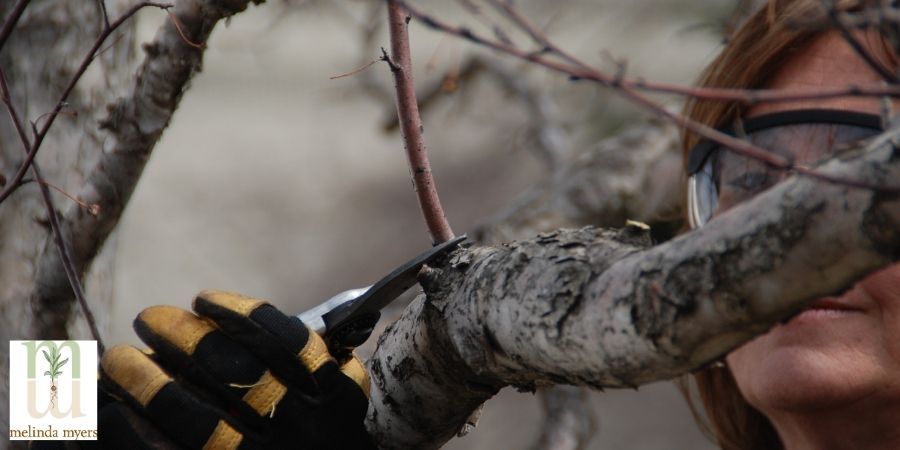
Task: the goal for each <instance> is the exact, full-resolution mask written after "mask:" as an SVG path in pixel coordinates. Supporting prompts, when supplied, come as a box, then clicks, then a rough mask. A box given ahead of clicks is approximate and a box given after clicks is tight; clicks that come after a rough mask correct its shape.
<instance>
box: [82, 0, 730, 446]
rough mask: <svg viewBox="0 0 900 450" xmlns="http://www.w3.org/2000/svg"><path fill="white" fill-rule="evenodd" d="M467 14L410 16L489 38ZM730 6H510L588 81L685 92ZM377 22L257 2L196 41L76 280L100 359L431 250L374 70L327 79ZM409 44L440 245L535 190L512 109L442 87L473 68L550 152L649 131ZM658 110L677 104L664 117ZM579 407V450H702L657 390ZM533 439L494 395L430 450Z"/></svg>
mask: <svg viewBox="0 0 900 450" xmlns="http://www.w3.org/2000/svg"><path fill="white" fill-rule="evenodd" d="M472 3H474V4H475V5H476V8H477V6H478V3H477V2H472ZM472 3H470V2H463V1H460V2H438V1H419V2H417V4H418V5H420V6H421V7H422V8H425V9H427V10H428V11H430V12H431V13H432V14H434V15H435V16H437V17H441V18H443V19H446V20H448V21H450V22H452V23H458V24H466V25H468V26H470V27H471V28H473V29H477V30H486V32H488V33H490V32H491V26H492V24H493V23H494V22H502V20H501V18H500V17H499V16H496V15H494V14H491V11H488V10H487V7H481V8H482V9H481V10H480V11H476V10H475V9H474V8H473V7H472V6H467V5H471V4H472ZM735 3H736V2H735V1H734V0H632V1H627V2H623V1H616V0H590V1H589V0H582V1H574V0H560V1H554V2H547V1H544V2H541V1H536V0H531V1H519V2H516V5H517V6H518V7H519V8H520V10H521V11H523V12H524V13H525V14H526V15H527V16H528V17H529V18H531V19H532V20H533V21H534V22H536V23H538V24H540V25H541V26H542V27H544V29H545V30H546V32H547V34H548V35H549V36H550V37H551V38H552V39H553V40H554V41H555V42H557V43H558V44H560V45H561V46H562V47H563V48H566V49H568V50H570V51H571V52H572V53H574V54H576V55H579V56H580V57H582V58H583V59H584V60H586V61H588V62H590V63H593V64H596V65H597V66H599V67H601V68H604V69H607V70H609V71H611V72H614V71H615V70H617V68H620V67H621V68H624V69H625V70H626V73H627V74H628V75H629V76H640V77H644V78H646V79H652V80H656V81H666V82H673V83H679V84H686V85H687V84H691V82H692V81H693V79H694V78H695V77H696V75H697V73H698V71H699V69H700V68H701V67H702V66H703V65H704V64H705V63H706V62H708V61H709V60H710V59H711V58H712V56H713V55H714V54H715V52H716V50H717V48H718V46H719V44H720V42H721V36H722V29H723V26H724V23H726V19H727V18H728V16H729V14H730V12H731V10H732V8H733V7H734V5H735ZM375 4H378V5H380V4H381V2H371V1H350V0H345V1H341V2H326V1H306V2H303V1H292V2H285V1H277V0H270V1H269V2H268V3H266V4H264V5H260V6H257V7H252V8H251V9H250V10H249V11H247V12H245V13H242V14H240V15H239V16H237V17H235V18H234V19H233V20H232V21H231V22H230V23H229V24H228V26H226V27H222V28H220V29H217V30H216V31H215V32H214V34H213V37H212V39H211V40H210V44H209V49H208V50H207V52H206V56H205V61H204V68H203V72H202V73H201V74H200V75H199V76H198V77H196V78H195V80H194V82H193V85H192V86H191V88H190V90H189V91H188V92H187V94H186V95H185V97H184V100H183V102H182V105H181V107H180V108H179V110H178V111H177V112H176V114H175V117H174V120H173V123H172V125H171V126H170V127H169V129H168V130H167V131H166V132H165V134H164V135H163V138H162V141H161V142H160V144H159V146H158V147H157V148H156V150H155V151H154V155H153V157H152V158H151V159H150V162H149V164H148V165H147V168H146V171H145V173H144V176H143V178H142V180H141V181H140V184H139V186H138V188H137V190H136V191H135V193H134V196H133V198H132V200H131V202H130V204H129V206H128V208H127V210H126V213H125V216H124V218H123V220H122V223H121V225H120V226H119V229H118V231H117V232H116V235H115V237H114V239H115V241H116V242H117V245H116V246H108V248H115V250H114V254H108V255H106V257H105V258H104V259H101V260H98V263H97V264H96V267H95V270H94V272H93V274H92V275H91V276H92V278H93V280H94V282H93V284H95V285H103V286H109V287H111V289H112V293H111V294H112V298H113V299H114V301H113V306H112V310H111V311H109V315H108V316H107V317H108V319H107V320H108V323H107V324H106V325H107V329H108V330H110V332H109V334H110V338H109V339H108V340H109V341H110V342H132V343H137V339H136V338H135V337H134V333H133V332H132V331H131V320H132V319H133V317H134V316H135V315H136V314H137V313H138V312H139V311H140V310H141V309H143V308H144V307H146V306H149V305H153V304H160V303H165V304H174V305H180V306H182V307H189V304H190V301H191V299H192V297H193V295H194V294H196V293H197V292H198V291H200V290H202V289H210V288H215V289H227V290H234V291H238V292H241V293H244V294H247V295H252V296H257V297H262V298H266V299H269V300H271V301H272V302H273V303H274V304H276V305H277V306H278V307H280V308H282V309H283V310H284V311H286V312H290V313H299V312H301V311H303V310H304V309H306V308H308V307H310V306H313V305H315V304H317V303H319V302H321V301H323V300H325V299H327V298H328V297H330V296H331V295H333V294H335V293H337V292H339V291H342V290H345V289H348V288H351V287H360V286H365V285H368V284H370V283H372V282H373V281H375V280H377V279H378V278H380V277H381V276H382V275H384V274H386V273H387V272H388V271H389V270H391V269H392V268H393V267H395V266H396V265H398V264H400V263H402V262H404V261H405V260H406V259H408V258H409V257H411V256H413V255H415V254H417V253H418V252H420V251H422V250H424V249H426V248H428V247H429V244H430V239H429V237H428V233H427V231H426V229H425V226H424V222H423V220H422V218H421V214H420V212H419V208H418V205H417V203H416V200H415V196H414V193H413V189H412V185H411V183H410V177H409V171H408V169H407V163H406V160H405V155H404V152H403V145H402V142H401V139H400V135H399V133H398V132H397V131H396V129H389V130H388V129H386V128H388V127H386V123H388V122H389V121H390V117H391V115H392V113H393V110H394V106H393V103H391V102H392V98H391V97H390V95H391V89H392V81H391V78H390V73H389V71H388V69H387V67H386V66H385V65H384V64H383V63H378V64H375V65H373V66H371V67H369V68H368V69H366V70H365V71H363V72H361V73H358V74H355V75H353V76H347V77H343V78H338V79H330V77H334V76H336V75H340V74H344V73H347V72H350V71H352V70H354V69H356V68H358V67H360V66H362V65H363V64H365V63H367V62H370V61H372V60H374V59H376V58H377V57H378V56H379V55H380V51H379V50H378V48H379V47H380V46H385V47H387V46H388V38H387V34H386V31H385V29H384V27H383V26H381V25H382V23H383V22H384V15H385V14H384V11H383V9H381V8H380V7H375V6H373V5H375ZM139 20H140V22H139V30H140V35H139V38H138V41H139V42H143V41H146V40H148V39H150V38H151V37H152V35H153V33H154V32H155V30H156V28H157V27H158V26H159V24H160V23H162V22H163V21H164V20H167V17H166V15H165V14H164V13H161V12H157V11H147V12H146V13H142V15H141V17H140V18H139ZM509 28H510V29H511V27H509ZM410 33H411V39H412V46H413V65H414V71H415V78H416V82H417V85H418V86H419V87H420V88H423V89H424V88H426V87H427V86H431V85H436V84H439V83H441V81H442V80H444V79H445V78H448V79H449V80H450V83H446V82H445V83H444V89H443V90H441V91H440V93H439V94H438V95H437V96H436V97H435V101H433V102H432V103H430V104H429V105H428V106H427V108H425V110H424V112H423V121H424V128H425V139H426V143H427V145H428V148H429V152H430V156H431V163H432V169H433V171H434V174H435V177H436V181H437V185H438V188H439V192H440V194H441V198H442V200H443V203H444V208H445V211H446V213H447V217H448V219H449V221H450V223H451V225H452V226H453V229H454V231H455V232H456V233H457V234H461V233H465V232H467V231H470V230H472V229H474V228H475V227H476V226H477V225H478V224H479V223H481V222H483V221H485V220H487V218H489V217H490V216H491V215H492V214H494V213H496V212H497V211H498V210H501V209H502V208H503V207H504V206H505V205H508V204H509V203H510V202H511V201H513V200H514V199H515V198H516V196H517V195H518V194H519V193H521V192H522V191H524V190H526V189H527V188H529V187H530V186H532V185H534V184H535V183H537V182H539V181H540V180H542V179H543V178H544V177H545V176H546V174H547V163H546V155H545V153H544V152H543V150H542V148H541V147H542V146H541V145H539V143H537V142H536V140H535V139H534V138H533V137H534V136H533V134H534V133H532V129H533V123H532V122H533V121H534V115H533V114H532V113H531V111H530V110H529V108H528V107H527V105H526V104H525V102H523V101H522V99H520V98H517V95H516V94H515V93H514V92H511V91H510V90H509V89H503V88H501V87H500V86H499V85H498V83H496V82H494V81H491V80H490V79H488V78H487V77H479V76H472V77H469V78H466V77H460V76H457V73H458V72H459V71H460V70H461V69H462V68H463V67H464V66H465V64H466V63H467V61H470V60H471V58H472V57H473V56H477V57H480V58H487V59H488V60H496V61H497V62H498V63H500V64H502V65H503V67H505V68H506V69H508V71H509V73H511V74H513V75H514V78H515V79H517V80H519V81H521V82H522V83H524V85H525V86H528V87H529V89H535V90H536V91H537V92H539V93H540V95H541V96H542V97H541V98H542V100H543V101H545V103H544V104H545V105H548V106H549V108H547V109H546V111H545V112H544V114H545V116H544V117H543V119H542V120H547V121H550V122H552V123H553V125H554V129H556V130H558V136H557V139H558V140H559V141H558V142H557V144H558V145H557V148H559V149H562V151H563V152H575V151H577V149H579V148H583V147H586V146H589V145H591V144H593V143H595V142H597V141H599V140H601V139H603V138H604V137H606V136H610V135H613V134H615V133H616V132H617V131H618V130H621V129H622V128H623V127H626V126H628V125H630V124H634V123H637V122H640V121H644V120H646V119H647V117H648V114H647V113H645V112H643V111H640V110H638V109H636V108H635V107H633V106H631V105H629V104H628V103H626V102H625V101H623V100H621V99H620V98H619V97H618V96H617V95H616V94H614V93H613V92H611V91H608V90H604V89H601V88H600V87H599V86H596V85H593V84H590V83H586V82H573V81H570V80H568V79H567V77H565V76H563V75H560V74H557V73H552V72H549V71H547V70H544V69H541V68H539V67H530V66H528V65H526V64H523V63H520V62H518V61H515V60H512V59H510V58H507V57H501V56H498V55H494V54H492V53H490V52H487V51H485V50H482V49H480V48H476V47H474V46H473V45H471V44H469V43H467V42H463V41H460V40H458V39H456V38H453V37H449V36H444V35H441V34H438V33H436V32H433V31H431V30H428V29H426V28H424V27H423V26H421V25H419V24H417V23H416V22H415V21H413V22H412V24H411V25H410ZM511 34H512V35H511V36H510V37H511V38H513V39H515V40H517V42H521V43H523V44H527V43H528V41H527V39H526V38H524V37H523V36H521V35H516V34H515V33H511ZM658 99H659V100H661V101H663V102H665V103H666V104H668V105H670V106H672V107H677V106H678V105H679V99H678V98H663V97H659V98H658ZM108 253H110V252H108ZM110 265H114V266H115V271H112V270H109V267H110ZM113 274H114V277H113ZM104 278H106V279H104ZM109 278H111V279H109ZM98 280H99V281H100V282H99V283H98V282H97V281H98ZM374 340H375V339H371V341H374ZM591 395H592V400H593V404H594V407H595V411H596V413H597V417H598V420H599V431H598V433H597V434H596V436H595V438H594V439H593V441H592V443H591V444H592V445H591V447H590V448H592V449H620V448H621V449H648V450H650V449H704V448H713V447H712V445H711V444H710V443H708V442H707V441H706V439H705V438H703V437H702V435H701V434H700V432H699V431H698V429H697V427H696V426H695V425H694V422H693V420H692V417H691V413H690V411H689V410H688V409H687V407H686V405H685V403H684V401H683V400H682V399H681V397H680V396H679V395H678V394H677V392H676V391H675V389H674V388H673V387H672V386H671V385H670V384H668V383H659V384H654V385H651V386H646V387H643V388H641V389H640V390H639V391H608V392H605V393H594V394H591ZM426 413H427V412H426ZM541 421H542V410H541V407H540V404H539V402H538V401H537V398H536V397H535V396H534V395H533V394H530V393H516V392H515V391H512V390H504V391H502V392H501V393H500V394H499V396H498V397H497V398H496V399H494V400H492V401H490V402H489V403H488V404H487V406H486V407H485V410H484V415H483V417H482V420H481V422H480V423H479V426H478V428H476V430H475V431H473V432H472V433H470V434H469V435H467V436H465V437H463V438H458V439H455V440H453V441H451V442H450V444H448V445H447V447H446V448H450V449H473V450H474V449H498V448H503V449H505V448H510V449H518V448H528V446H529V445H530V444H531V443H532V442H534V440H535V439H536V438H537V436H538V433H539V431H540V424H541Z"/></svg>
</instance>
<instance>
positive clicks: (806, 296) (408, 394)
mask: <svg viewBox="0 0 900 450" xmlns="http://www.w3.org/2000/svg"><path fill="white" fill-rule="evenodd" d="M898 137H900V133H898V131H897V130H893V131H891V132H889V133H888V136H886V137H883V138H881V139H880V140H879V141H878V142H876V143H874V144H873V145H872V146H871V147H870V149H869V150H867V151H865V152H858V153H857V155H856V156H855V157H852V158H851V157H849V156H847V157H845V158H844V159H843V161H837V160H835V161H831V162H829V163H827V164H825V165H823V166H822V167H820V168H819V169H820V170H821V171H822V172H823V173H827V174H831V175H834V176H850V177H855V178H860V179H870V180H873V181H874V182H877V183H883V182H885V181H887V180H895V179H900V151H898V150H897V149H896V148H895V143H896V142H900V139H898ZM891 139H893V142H892V141H891ZM897 230H900V198H898V196H897V195H888V194H885V193H883V192H881V193H876V192H873V191H871V190H866V189H857V188H851V187H848V186H843V185H835V184H828V183H822V182H819V181H816V180H813V179H809V178H804V177H793V178H791V179H789V180H788V181H786V182H784V183H781V184H779V185H778V186H776V187H775V188H773V189H771V190H770V191H768V192H766V193H765V194H763V195H760V196H758V197H756V198H755V199H754V200H752V201H750V202H748V203H745V204H743V205H741V206H739V207H737V208H735V209H734V210H732V211H729V212H728V213H726V214H724V215H722V216H720V217H718V218H716V220H713V221H712V222H710V223H709V224H708V225H707V226H705V227H703V228H702V229H700V230H698V231H695V232H692V233H689V234H687V235H684V236H682V237H680V238H677V239H674V240H672V241H669V242H667V243H665V244H663V245H660V246H657V247H652V248H646V249H645V247H646V246H647V244H648V241H647V240H646V236H645V235H643V234H642V233H641V232H640V230H639V229H635V228H633V227H632V228H626V229H624V230H621V231H618V232H616V231H605V230H598V229H593V228H585V229H581V230H560V231H557V232H552V233H548V234H544V235H542V236H539V237H538V238H536V239H533V240H530V241H524V242H519V243H512V244H507V245H504V246H501V247H480V248H474V249H470V250H461V251H458V252H457V253H456V254H455V255H454V256H453V257H452V258H451V259H450V260H449V261H447V262H446V263H445V264H443V265H442V266H439V267H436V268H433V269H431V270H430V271H426V272H424V273H423V274H422V275H421V278H420V282H421V283H422V285H423V287H424V288H425V292H426V296H423V297H420V298H418V299H417V300H416V301H414V302H413V304H412V305H411V306H410V308H409V309H407V311H406V312H405V313H404V315H403V316H402V317H401V318H400V320H399V321H397V322H396V323H394V324H393V325H392V326H391V327H390V328H389V329H388V331H387V332H385V334H384V335H382V336H381V338H380V339H379V347H378V349H377V350H376V353H375V355H374V356H373V358H372V360H371V361H370V368H371V373H372V377H373V392H372V405H371V407H370V409H369V414H368V417H367V420H368V426H369V430H370V432H371V433H372V434H373V436H375V438H376V439H377V441H378V442H379V444H380V445H381V446H382V447H384V448H434V447H437V446H439V445H441V444H443V443H444V442H445V441H446V440H447V439H449V438H450V437H451V436H452V435H453V433H454V432H455V431H456V429H458V427H459V426H460V424H461V423H462V421H463V420H465V418H466V417H467V415H468V414H469V413H470V412H471V410H472V409H473V408H475V407H477V406H478V405H479V404H481V403H482V402H483V401H485V400H486V399H487V398H489V397H490V396H491V395H493V394H494V393H495V392H496V391H497V390H498V389H499V388H501V387H503V386H505V385H513V386H516V387H518V388H520V389H534V388H535V387H538V386H542V385H551V384H574V385H584V386H591V387H596V388H605V387H630V386H637V385H641V384H644V383H648V382H651V381H656V380H662V379H668V378H671V377H674V376H677V375H679V374H683V373H686V372H688V371H691V370H694V369H697V368H699V367H702V366H703V365H705V364H707V363H709V362H710V361H713V360H714V359H716V358H718V357H720V356H721V355H722V354H724V353H726V352H728V351H729V350H731V349H733V348H735V347H736V346H738V345H740V344H741V343H743V342H745V341H747V340H749V339H750V338H752V337H753V336H755V335H757V334H759V333H761V332H764V331H765V330H767V329H768V328H769V327H770V326H772V325H773V324H775V323H777V322H778V321H779V320H783V319H784V318H785V317H787V316H789V315H790V314H792V313H795V312H796V311H798V310H799V309H800V308H802V307H803V306H804V305H805V304H806V303H808V302H809V301H811V300H812V299H815V298H817V297H820V296H823V295H828V294H831V293H834V292H837V291H840V290H841V289H844V288H846V287H848V286H850V285H851V284H852V283H853V282H855V281H856V280H858V279H859V278H861V277H862V276H864V275H866V274H868V273H870V272H872V271H874V270H877V269H879V268H881V267H883V266H885V265H887V264H889V263H890V262H892V261H896V260H897V259H898V258H900V233H898V231H897ZM419 411H428V414H420V413H419Z"/></svg>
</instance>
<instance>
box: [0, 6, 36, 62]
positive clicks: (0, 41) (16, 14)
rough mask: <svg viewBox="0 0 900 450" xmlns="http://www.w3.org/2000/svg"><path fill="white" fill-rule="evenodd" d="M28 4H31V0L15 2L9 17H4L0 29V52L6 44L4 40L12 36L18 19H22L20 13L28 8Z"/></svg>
mask: <svg viewBox="0 0 900 450" xmlns="http://www.w3.org/2000/svg"><path fill="white" fill-rule="evenodd" d="M29 3H31V0H19V1H18V2H16V5H15V6H13V9H12V11H10V12H9V15H8V16H6V19H5V20H3V28H2V29H0V50H3V45H4V44H6V40H7V39H9V35H10V34H12V30H13V28H15V27H16V23H18V22H19V19H20V18H21V17H22V12H24V11H25V7H26V6H28V4H29Z"/></svg>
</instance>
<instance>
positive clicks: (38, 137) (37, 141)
mask: <svg viewBox="0 0 900 450" xmlns="http://www.w3.org/2000/svg"><path fill="white" fill-rule="evenodd" d="M171 6H172V5H170V4H167V3H156V2H141V3H138V4H136V5H134V6H132V7H131V8H129V9H128V10H127V11H125V13H124V14H122V15H121V16H120V17H119V18H118V19H116V21H115V22H113V23H111V24H110V26H109V27H106V28H104V29H103V31H102V32H101V33H100V35H99V36H97V39H96V40H94V45H92V46H91V49H90V50H88V53H87V54H86V55H85V57H84V58H83V59H82V60H81V64H80V65H79V66H78V69H76V70H75V74H74V75H72V78H71V79H70V80H69V84H68V85H66V88H65V89H64V90H63V93H62V95H60V97H59V101H57V102H56V106H55V107H54V108H53V110H52V111H50V112H49V113H47V114H46V116H47V121H46V122H44V126H43V127H41V129H40V131H38V132H37V133H36V134H35V137H34V142H33V143H32V144H31V145H32V148H31V149H30V150H29V151H28V152H27V156H26V157H25V161H24V162H23V163H22V165H21V166H20V167H19V169H18V170H17V171H16V174H15V175H14V176H13V178H12V181H11V182H10V183H9V185H8V186H6V188H5V189H4V190H3V192H0V203H2V202H3V201H4V200H6V198H7V197H9V196H10V195H11V194H12V193H13V191H15V190H16V189H17V188H18V186H19V183H20V182H21V181H22V177H24V176H25V172H26V171H27V170H28V166H29V165H31V163H32V161H34V157H35V156H36V155H37V152H38V150H39V149H40V147H41V144H42V143H43V142H44V137H45V136H46V135H47V132H48V131H49V130H50V127H52V126H53V122H54V121H55V120H56V117H57V116H58V115H59V112H60V111H61V110H62V109H63V108H64V107H65V105H66V99H68V98H69V94H71V93H72V90H73V89H75V85H76V84H78V81H79V80H81V77H82V75H84V72H85V71H87V68H88V66H90V65H91V62H92V61H93V60H94V58H95V56H96V55H97V52H98V51H99V50H100V47H101V46H102V45H103V42H105V41H106V38H108V37H109V35H110V34H112V33H113V31H115V30H116V28H118V27H119V26H121V25H122V24H123V23H125V21H126V20H128V19H130V18H131V16H133V15H134V14H135V13H137V12H138V11H140V10H141V9H143V8H146V7H157V8H161V9H168V8H170V7H171ZM0 44H2V41H0Z"/></svg>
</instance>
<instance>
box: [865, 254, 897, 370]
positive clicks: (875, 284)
mask: <svg viewBox="0 0 900 450" xmlns="http://www.w3.org/2000/svg"><path fill="white" fill-rule="evenodd" d="M859 287H861V288H862V289H863V291H864V292H865V294H866V296H868V297H869V298H870V299H871V300H872V301H873V303H874V306H875V307H876V308H877V309H878V311H879V313H880V316H881V321H882V324H883V327H884V330H885V341H886V342H885V345H886V346H887V348H888V350H889V352H890V353H891V356H892V359H894V361H896V362H897V363H898V364H900V263H895V264H893V265H891V266H888V267H886V268H884V269H882V270H880V271H878V272H875V273H874V274H872V275H869V276H868V277H866V278H865V279H864V280H863V281H861V282H860V283H859Z"/></svg>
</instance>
